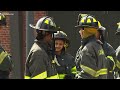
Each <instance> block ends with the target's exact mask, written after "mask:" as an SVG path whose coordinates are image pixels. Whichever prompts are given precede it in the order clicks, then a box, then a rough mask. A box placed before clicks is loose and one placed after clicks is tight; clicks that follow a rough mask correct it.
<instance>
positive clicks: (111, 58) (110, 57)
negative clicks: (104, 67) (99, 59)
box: [107, 56, 115, 72]
mask: <svg viewBox="0 0 120 90" xmlns="http://www.w3.org/2000/svg"><path fill="white" fill-rule="evenodd" d="M107 58H109V59H110V60H111V61H112V62H113V63H114V66H113V69H112V71H113V70H114V69H115V61H114V59H113V57H112V56H107ZM112 71H109V72H112Z"/></svg>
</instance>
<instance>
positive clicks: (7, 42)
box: [0, 11, 46, 53]
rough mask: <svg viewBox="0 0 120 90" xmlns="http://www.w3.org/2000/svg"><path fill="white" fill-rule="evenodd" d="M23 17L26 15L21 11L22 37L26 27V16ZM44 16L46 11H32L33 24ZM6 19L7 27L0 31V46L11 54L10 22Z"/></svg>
mask: <svg viewBox="0 0 120 90" xmlns="http://www.w3.org/2000/svg"><path fill="white" fill-rule="evenodd" d="M8 12H9V11H8ZM25 15H26V14H25V11H23V16H24V24H23V25H24V29H25V30H24V31H25V32H24V37H25V35H26V28H25V27H26V23H25V22H26V18H25V17H26V16H25ZM44 15H46V11H34V23H36V22H37V20H38V19H39V18H40V17H42V16H44ZM6 18H7V27H3V29H1V30H0V44H1V45H2V46H3V48H4V49H5V50H6V51H7V52H9V53H11V37H10V22H9V20H10V18H9V16H6ZM24 39H25V38H24Z"/></svg>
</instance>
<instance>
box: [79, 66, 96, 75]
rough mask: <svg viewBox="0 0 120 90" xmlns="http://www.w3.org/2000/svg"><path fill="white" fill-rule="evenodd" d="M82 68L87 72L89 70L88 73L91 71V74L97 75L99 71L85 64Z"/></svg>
mask: <svg viewBox="0 0 120 90" xmlns="http://www.w3.org/2000/svg"><path fill="white" fill-rule="evenodd" d="M81 68H82V69H83V70H84V71H85V72H87V73H89V74H90V75H92V76H94V77H96V73H97V72H96V71H95V70H93V69H91V68H89V67H87V66H84V65H81Z"/></svg>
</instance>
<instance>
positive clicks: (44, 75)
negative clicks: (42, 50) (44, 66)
mask: <svg viewBox="0 0 120 90" xmlns="http://www.w3.org/2000/svg"><path fill="white" fill-rule="evenodd" d="M46 77H47V71H45V72H43V73H41V74H38V75H36V76H34V77H33V78H31V79H45V78H46Z"/></svg>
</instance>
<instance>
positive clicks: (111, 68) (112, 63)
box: [96, 22, 116, 79]
mask: <svg viewBox="0 0 120 90" xmlns="http://www.w3.org/2000/svg"><path fill="white" fill-rule="evenodd" d="M105 31H106V28H105V27H103V26H101V24H100V22H99V29H98V31H97V33H96V38H97V40H100V41H101V45H102V47H103V50H104V52H105V55H106V59H107V67H108V76H107V78H108V79H114V78H115V77H114V74H115V67H116V55H115V50H114V48H113V47H112V46H111V45H110V44H109V43H108V42H107V41H106V40H105Z"/></svg>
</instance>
